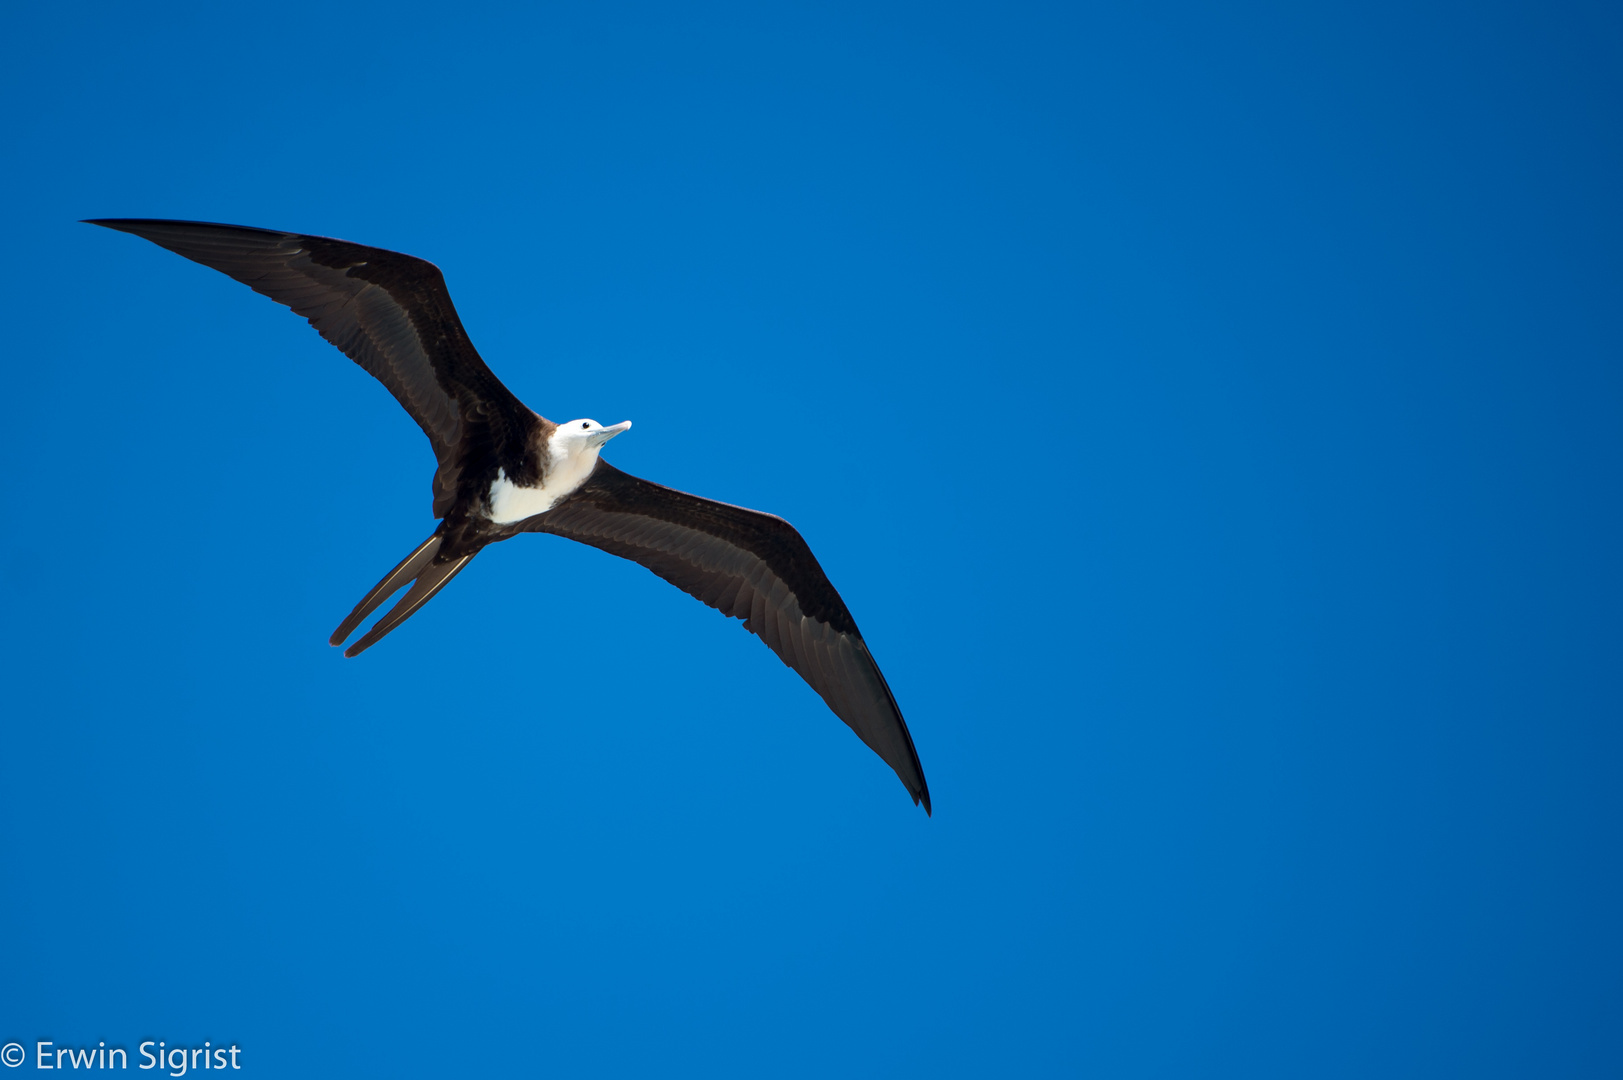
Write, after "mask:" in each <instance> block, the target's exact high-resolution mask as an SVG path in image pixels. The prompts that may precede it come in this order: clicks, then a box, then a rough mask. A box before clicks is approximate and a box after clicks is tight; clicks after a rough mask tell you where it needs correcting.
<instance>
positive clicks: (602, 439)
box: [592, 420, 631, 446]
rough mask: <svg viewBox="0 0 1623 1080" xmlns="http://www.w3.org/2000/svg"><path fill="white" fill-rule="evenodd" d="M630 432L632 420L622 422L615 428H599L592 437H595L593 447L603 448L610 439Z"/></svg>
mask: <svg viewBox="0 0 1623 1080" xmlns="http://www.w3.org/2000/svg"><path fill="white" fill-rule="evenodd" d="M630 430H631V421H630V420H622V421H620V422H619V423H618V424H615V425H614V426H613V427H606V428H598V429H597V430H596V431H594V432H592V435H593V436H594V438H593V439H592V445H594V446H602V445H603V444H604V443H606V442H608V441H609V440H610V439H612V438H614V437H615V436H616V435H618V434H620V432H622V431H630Z"/></svg>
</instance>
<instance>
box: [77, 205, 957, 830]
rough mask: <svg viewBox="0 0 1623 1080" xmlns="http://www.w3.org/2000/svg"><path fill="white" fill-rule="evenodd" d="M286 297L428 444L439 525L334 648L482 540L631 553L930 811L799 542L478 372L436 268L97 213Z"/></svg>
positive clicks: (850, 628) (841, 615)
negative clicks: (763, 654) (626, 462)
mask: <svg viewBox="0 0 1623 1080" xmlns="http://www.w3.org/2000/svg"><path fill="white" fill-rule="evenodd" d="M89 224H91V225H102V226H105V227H107V228H109V229H117V230H119V231H120V232H127V233H132V234H134V235H136V236H139V237H142V238H143V239H146V240H150V241H152V242H153V243H154V244H157V245H159V246H160V247H165V248H168V249H169V250H170V251H173V252H174V253H175V254H177V255H183V256H185V257H186V258H188V259H191V260H192V261H193V262H199V263H202V264H203V265H204V266H208V267H212V268H213V269H215V270H218V271H220V272H221V273H223V274H227V275H229V276H231V277H233V278H235V279H237V280H238V281H240V282H242V283H243V284H244V285H247V286H248V287H249V288H251V289H253V290H254V291H255V292H258V293H263V294H264V295H266V296H268V297H270V298H271V299H272V300H275V301H276V302H277V303H278V304H283V305H286V306H287V307H290V308H292V309H293V310H294V311H295V312H296V313H298V314H300V315H303V316H304V317H305V318H306V319H308V320H309V321H310V325H311V326H313V327H315V328H316V330H317V332H319V333H320V334H321V336H322V337H324V338H326V339H327V340H328V341H329V342H331V343H332V344H333V345H335V346H337V347H338V349H339V350H340V351H342V352H343V353H344V355H346V356H348V357H349V358H350V359H351V360H353V361H355V362H356V363H357V364H359V365H360V366H361V367H363V368H365V369H366V370H367V371H368V372H370V373H371V374H372V375H373V376H374V377H376V378H377V380H378V381H379V382H381V383H382V384H383V385H384V386H386V387H388V389H389V392H390V393H391V394H393V395H394V396H395V400H397V401H399V402H400V404H401V406H402V407H403V408H404V409H405V410H406V412H408V413H410V414H411V418H412V419H413V420H415V421H417V423H418V425H419V426H421V427H422V429H423V432H424V433H425V434H426V435H427V436H428V441H429V444H430V445H432V446H433V448H434V457H435V458H436V459H437V460H438V462H439V467H438V468H437V469H436V471H435V473H434V516H435V517H436V518H439V519H440V523H439V527H438V528H436V529H435V530H434V533H433V535H431V536H430V537H429V538H428V539H427V540H425V541H423V542H422V543H421V544H419V545H418V546H417V548H416V550H414V551H413V552H412V553H411V554H410V555H407V556H406V557H405V559H403V560H402V561H401V563H400V565H398V566H396V567H395V568H394V569H393V570H391V571H389V573H387V574H386V575H384V578H383V580H382V581H380V582H378V583H377V585H375V586H374V587H373V588H372V590H371V591H370V592H368V593H367V594H366V595H365V596H363V597H362V598H361V602H360V603H358V604H356V605H355V610H354V611H352V612H350V613H349V617H348V618H346V619H345V620H344V621H343V622H342V623H340V624H339V626H338V629H337V630H335V631H334V632H333V635H332V644H334V645H341V644H343V642H344V641H345V640H346V639H347V638H348V637H349V636H350V635H351V634H352V633H354V632H355V630H356V628H357V627H359V626H360V625H361V623H362V622H363V621H364V620H365V619H366V617H367V616H368V615H370V614H371V613H372V612H373V611H375V610H377V609H378V608H379V607H381V606H382V605H383V603H384V601H386V600H388V599H389V598H390V597H391V596H393V595H394V594H395V593H396V592H398V591H399V590H400V589H401V588H404V587H406V586H407V585H408V583H409V585H410V587H409V588H406V594H405V596H404V597H402V598H401V600H400V602H399V603H397V604H395V606H394V607H393V608H391V609H390V610H389V611H388V612H387V613H386V614H385V615H384V616H383V617H382V618H380V619H378V621H377V622H376V623H374V624H373V626H372V627H371V629H369V630H368V631H367V632H366V633H365V634H363V635H362V636H361V637H360V638H359V640H357V641H356V642H355V643H354V644H353V645H351V646H350V647H349V648H348V649H346V650H345V651H344V655H345V656H355V655H357V654H359V653H361V652H364V651H365V650H366V649H368V648H370V647H371V646H373V645H375V644H377V642H378V640H379V639H381V638H382V637H383V636H384V635H385V634H387V633H389V632H390V631H391V630H393V629H394V628H395V627H397V626H399V625H400V624H401V623H403V622H405V621H406V620H407V619H408V618H410V617H411V616H412V614H413V613H415V612H416V611H417V609H418V608H420V607H422V606H423V605H424V604H426V603H428V601H429V600H431V599H433V597H434V594H435V593H437V592H439V591H440V590H441V589H443V588H444V587H445V586H446V584H447V583H449V582H450V580H451V579H452V578H453V577H455V576H456V575H457V574H459V573H461V571H462V570H463V568H464V567H466V566H467V565H468V563H469V562H470V561H471V560H472V559H473V557H474V556H475V555H477V554H479V552H480V551H482V550H483V549H484V548H485V546H486V545H487V544H493V543H496V542H497V541H500V540H507V539H510V538H512V537H514V536H517V535H518V534H519V533H524V532H540V533H552V534H554V535H556V536H566V537H568V538H569V539H571V540H579V541H580V542H581V543H583V544H590V545H592V546H593V547H596V548H601V549H603V550H604V551H607V552H609V553H610V554H611V555H618V556H620V557H621V558H624V559H630V560H632V561H633V562H637V563H641V564H642V565H643V566H646V567H647V568H648V569H650V570H652V571H653V572H654V573H656V574H658V575H659V576H660V577H662V578H664V579H665V580H666V581H668V582H670V583H671V584H672V585H675V586H676V587H677V588H679V589H681V590H682V591H684V592H686V593H688V594H689V595H691V596H694V597H697V598H698V599H699V600H702V601H704V603H706V604H708V605H710V606H711V607H713V608H715V609H716V610H718V611H720V612H721V613H722V614H723V615H728V616H731V617H732V618H735V619H743V620H744V628H745V629H746V630H748V631H750V632H751V633H752V634H755V635H757V636H758V637H759V638H760V639H761V640H762V641H764V642H766V644H767V647H768V648H770V649H771V650H772V651H773V652H775V653H777V654H778V656H779V658H781V659H782V660H783V662H784V663H785V664H787V665H789V666H790V667H792V668H794V669H795V671H797V672H799V673H800V677H801V678H803V679H805V680H806V682H807V683H809V684H810V685H811V688H812V689H813V690H816V691H817V692H818V694H820V695H822V698H823V700H824V701H825V702H827V703H828V707H829V708H830V709H832V710H833V711H834V714H835V715H836V716H838V717H839V718H840V719H841V720H844V721H845V722H846V723H847V724H848V725H850V727H851V730H853V731H855V732H856V733H857V736H858V737H859V738H861V739H862V741H863V742H865V743H867V744H868V745H869V746H870V747H872V748H873V751H874V752H875V753H877V754H878V755H879V756H880V757H881V758H882V759H884V761H885V764H887V765H889V766H890V767H891V768H892V769H895V770H896V775H897V776H899V777H901V780H902V783H903V784H904V785H906V787H907V790H908V793H909V794H911V795H912V796H913V802H914V803H915V804H917V803H921V802H922V803H923V804H924V811H925V813H929V812H930V790H929V788H927V787H926V786H925V783H924V770H923V768H922V767H921V766H920V765H919V755H918V753H917V751H915V750H914V749H913V737H912V736H911V735H910V734H908V730H907V724H906V723H905V722H904V721H903V720H902V712H901V710H900V709H899V708H897V706H896V698H895V697H894V696H893V695H892V694H891V692H890V687H889V686H887V685H886V684H885V677H884V676H883V675H882V674H880V672H879V665H877V664H875V663H874V659H873V655H872V654H871V653H870V652H869V651H868V645H867V643H866V642H864V641H863V640H862V634H861V632H860V631H858V630H857V624H856V620H854V619H852V618H851V612H850V611H849V610H848V609H847V608H846V606H845V602H844V601H843V600H841V599H840V594H839V593H838V592H836V591H835V589H834V586H833V584H831V583H830V582H829V580H828V576H827V575H826V574H824V573H823V568H822V567H821V566H819V565H818V564H817V559H816V557H815V556H814V555H812V552H811V548H810V547H808V546H807V544H806V541H805V540H804V539H803V538H802V537H801V535H800V533H798V532H796V531H795V529H794V527H793V526H792V525H790V524H789V523H788V522H787V521H785V520H783V519H782V518H780V517H774V516H772V515H771V514H762V513H759V512H757V511H755V510H746V509H744V508H743V507H741V506H731V505H729V504H727V503H722V502H716V501H714V500H712V499H703V498H700V497H699V496H697V495H688V494H686V493H684V492H680V491H675V490H673V489H671V488H668V487H661V486H660V485H659V484H654V483H650V482H649V481H647V480H640V479H638V478H637V477H635V476H631V475H629V474H627V473H623V472H621V471H620V470H619V469H616V468H615V467H614V466H613V465H610V464H609V463H608V462H606V461H604V460H603V459H602V458H601V457H599V456H598V453H599V451H600V450H601V449H602V448H603V445H604V444H605V443H607V442H608V441H609V440H610V439H612V438H614V437H615V436H616V435H619V434H620V433H621V432H623V431H626V430H627V429H628V428H630V427H631V422H630V421H629V420H628V421H626V422H624V423H620V424H614V425H612V426H609V427H604V426H603V425H602V424H599V423H598V422H597V421H595V420H571V421H569V422H568V423H566V424H555V423H553V422H552V421H550V420H548V419H546V418H545V417H542V416H541V415H540V414H538V413H535V412H532V411H530V409H528V408H526V407H525V405H524V404H523V403H522V402H521V401H519V399H518V398H516V397H514V396H513V393H512V391H510V390H508V389H507V387H505V386H503V385H502V383H501V380H499V379H497V378H496V376H495V375H494V374H493V373H492V372H491V370H490V368H488V367H486V366H485V362H484V360H482V359H481V358H480V356H479V353H478V352H477V351H475V349H474V347H473V343H472V342H471V341H469V340H468V334H467V331H465V330H464V329H463V328H462V320H461V319H459V318H458V317H457V313H456V308H455V307H454V306H453V305H452V303H451V294H450V292H449V291H447V289H446V287H445V278H444V276H443V275H441V273H440V271H439V268H438V267H436V266H435V265H434V264H433V263H430V262H426V261H424V260H422V259H418V258H413V257H412V256H410V255H401V254H399V253H398V252H394V251H385V250H383V249H382V248H373V247H363V246H361V245H360V244H351V243H349V242H347V241H344V240H330V239H327V238H325V237H320V236H303V235H300V234H299V233H287V232H272V231H269V230H266V229H251V228H244V227H242V226H237V225H215V224H209V223H207V222H197V221H162V220H151V219H138V218H106V219H100V220H95V221H91V222H89Z"/></svg>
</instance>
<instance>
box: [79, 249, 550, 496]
mask: <svg viewBox="0 0 1623 1080" xmlns="http://www.w3.org/2000/svg"><path fill="white" fill-rule="evenodd" d="M89 224H91V225H102V226H105V227H106V228H109V229H117V230H119V231H120V232H127V233H133V234H134V235H136V236H139V237H142V238H143V239H146V240H150V241H152V242H153V243H154V244H157V245H159V246H160V247H165V248H168V249H169V250H170V251H173V252H175V253H176V254H177V255H184V256H185V257H186V258H188V259H191V260H192V261H193V262H200V263H202V264H203V265H204V266H207V267H211V268H213V269H215V270H218V271H220V272H221V273H222V274H227V275H229V276H231V277H233V278H236V279H237V280H238V281H240V282H242V283H243V284H244V285H247V286H249V287H250V288H252V289H253V290H254V291H255V292H259V293H263V294H264V295H266V296H268V297H270V298H271V299H272V300H275V301H276V302H277V303H279V304H286V305H287V306H288V307H290V308H292V309H293V310H294V311H295V312H297V313H298V314H300V315H303V316H304V317H305V318H306V319H308V320H310V325H311V326H313V327H315V328H316V329H317V330H318V331H320V333H321V336H322V337H324V338H326V339H327V340H328V341H330V342H332V343H333V344H334V345H336V346H337V347H338V348H339V349H340V350H342V352H343V353H344V355H346V356H348V357H349V358H350V359H351V360H354V361H355V362H356V363H357V364H359V365H360V366H361V367H363V368H365V369H366V370H367V371H368V372H370V373H371V374H372V375H373V376H375V377H376V378H377V380H378V381H379V382H381V383H382V384H383V385H384V386H386V387H388V388H389V392H390V393H391V394H393V395H394V396H395V400H397V401H399V402H400V404H401V406H402V407H403V408H404V409H405V410H406V411H407V412H408V413H410V414H411V417H412V419H413V420H416V421H417V423H418V425H419V426H421V427H422V429H423V431H424V432H425V433H426V434H427V435H428V441H429V442H430V443H431V444H432V445H433V447H434V456H435V457H436V458H437V459H438V460H439V471H438V472H437V473H436V474H435V477H434V515H435V516H436V517H443V516H444V514H445V513H446V511H447V510H448V509H449V508H450V505H451V502H452V500H453V498H454V496H455V492H456V487H457V482H458V477H459V473H460V471H461V469H462V468H463V466H464V465H466V464H469V463H467V462H463V461H461V460H460V457H459V455H460V453H461V451H462V449H463V447H465V446H466V445H467V444H468V442H469V441H470V440H469V439H468V436H469V434H470V432H469V428H470V427H483V428H487V429H488V430H489V436H490V437H489V439H487V440H478V442H479V444H480V445H482V446H485V447H488V448H489V449H490V450H492V451H494V452H495V454H496V455H497V457H498V458H509V457H512V458H518V457H522V456H523V455H524V454H525V453H526V452H527V448H528V446H529V435H530V433H531V431H532V430H533V428H534V426H535V424H536V423H538V421H537V420H536V418H535V414H533V413H531V412H530V410H529V409H527V408H525V407H524V405H523V404H522V403H521V402H520V401H519V400H518V398H516V397H514V396H513V394H512V392H511V391H509V390H508V389H507V387H505V386H503V385H502V383H501V380H499V379H497V378H496V376H495V375H494V374H492V373H491V370H490V368H488V367H486V366H485V362H484V360H482V359H481V358H480V356H479V353H478V352H477V351H476V350H475V349H474V347H473V343H472V342H471V341H469V340H468V335H467V332H466V331H465V330H463V328H462V320H461V319H459V318H458V317H457V313H456V307H455V306H454V305H453V304H452V303H451V294H450V293H449V292H448V291H447V290H446V288H445V278H444V276H443V275H442V274H441V273H440V271H439V268H438V267H437V266H435V265H434V264H433V263H430V262H425V261H423V260H422V259H417V258H413V257H412V256H410V255H401V254H399V253H398V252H393V251H385V250H383V249H382V248H372V247H362V246H361V245H360V244H351V243H349V242H347V241H344V240H329V239H327V238H325V237H320V236H303V235H300V234H298V233H286V232H271V231H268V230H265V229H251V228H245V227H243V226H239V225H215V224H211V223H208V222H201V221H161V220H149V219H141V218H116V219H114V218H109V219H102V220H96V221H91V222H89Z"/></svg>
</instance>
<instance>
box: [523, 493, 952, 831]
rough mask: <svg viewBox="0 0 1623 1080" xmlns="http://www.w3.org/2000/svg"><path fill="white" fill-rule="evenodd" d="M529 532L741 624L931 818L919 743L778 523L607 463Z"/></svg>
mask: <svg viewBox="0 0 1623 1080" xmlns="http://www.w3.org/2000/svg"><path fill="white" fill-rule="evenodd" d="M519 527H520V528H521V529H523V530H524V531H529V532H545V533H552V534H554V535H557V536H565V537H568V538H569V539H571V540H578V541H580V542H581V543H583V544H590V545H592V546H593V547H596V548H601V549H602V550H604V551H607V552H609V553H610V554H613V555H618V556H620V557H622V558H626V559H630V560H632V561H633V562H636V563H640V564H641V565H643V566H645V567H647V568H648V569H649V570H652V571H653V572H654V573H656V574H658V575H659V576H660V577H662V578H664V579H665V580H666V581H668V582H670V583H671V584H672V585H675V586H676V587H677V588H679V589H681V590H683V591H684V592H686V593H688V594H689V595H691V596H694V597H696V598H697V599H699V600H701V601H703V602H704V603H705V604H708V605H709V606H710V607H713V608H716V609H717V610H718V611H720V612H722V613H723V614H724V615H730V616H732V617H733V618H738V619H743V620H744V626H745V628H746V629H748V630H749V631H750V632H751V633H753V634H755V635H756V636H758V637H759V638H760V639H761V640H762V641H763V642H765V643H766V645H767V646H768V647H769V648H770V649H772V651H773V652H775V653H777V655H778V657H779V659H781V660H782V661H783V662H784V663H785V664H787V665H788V666H789V667H790V668H793V669H794V670H795V671H796V672H798V673H799V674H800V676H801V678H803V679H805V680H806V682H807V683H808V684H809V685H810V686H811V688H812V689H813V690H816V691H817V693H818V694H819V695H821V696H822V698H823V700H824V701H825V702H826V703H827V704H828V707H829V708H830V709H832V710H833V711H834V714H835V715H836V716H838V717H839V718H840V719H841V720H843V721H845V722H846V724H848V725H849V726H850V728H851V730H853V731H855V732H856V733H857V736H858V737H859V738H861V739H862V741H863V742H865V743H867V744H868V746H869V747H871V748H872V749H873V750H874V752H875V753H877V754H878V755H879V756H880V757H881V758H882V759H884V761H885V763H886V764H887V765H889V766H890V767H891V768H892V769H894V770H895V771H896V775H897V776H898V777H900V778H901V781H902V783H903V784H904V785H906V787H907V790H908V792H909V793H910V794H911V795H912V796H913V801H914V802H916V803H922V804H923V805H924V809H925V811H926V812H929V810H930V791H929V788H928V787H927V786H926V784H925V781H924V769H923V767H922V766H921V765H920V764H919V756H918V752H917V751H916V750H915V749H914V746H913V737H912V735H911V734H910V733H909V732H908V730H907V723H906V721H904V720H903V719H902V713H901V709H900V708H898V707H897V705H896V698H895V697H894V696H893V695H892V694H891V692H890V687H889V686H888V685H887V684H886V683H885V677H884V675H882V674H881V673H880V671H879V666H878V665H877V664H875V663H874V659H873V656H872V654H871V653H869V651H868V646H867V644H866V643H865V642H864V641H863V639H862V634H861V632H860V631H859V630H858V629H857V625H856V622H855V620H853V619H852V618H851V613H850V611H849V610H847V608H846V606H845V602H844V601H843V600H841V599H840V594H839V593H838V592H837V591H836V590H835V588H834V586H833V584H832V583H830V582H829V580H828V576H827V575H826V574H824V573H823V568H822V567H821V566H819V565H818V563H817V559H816V557H815V556H814V555H812V552H811V548H810V547H808V546H807V544H806V541H805V539H804V538H802V537H801V535H800V533H798V532H796V531H795V529H794V527H793V526H792V525H790V524H789V523H788V522H787V521H784V520H783V519H782V518H778V517H773V516H772V515H771V514H762V513H758V512H756V511H754V510H746V509H744V508H743V507H739V506H730V505H728V504H726V503H720V502H715V501H713V500H711V499H702V498H699V497H698V496H696V495H688V494H686V493H685V492H680V491H675V490H673V489H671V488H667V487H662V486H660V485H658V484H653V483H650V482H648V481H646V480H640V479H638V478H637V477H634V476H631V475H629V474H627V473H623V472H621V471H620V470H619V469H616V468H614V467H613V466H612V465H610V464H609V463H608V462H606V461H599V462H598V466H597V468H596V470H595V471H594V472H593V473H592V475H591V477H590V478H588V480H587V481H586V483H585V484H583V485H582V486H581V487H580V489H579V490H577V491H576V492H575V493H574V494H572V495H570V496H569V497H568V498H566V499H565V500H564V501H563V502H562V503H560V504H559V505H558V506H556V507H555V508H553V509H552V510H550V511H548V512H547V513H545V514H540V515H537V516H536V517H533V518H530V519H529V520H528V521H525V522H523V523H522V524H521V525H520V526H519Z"/></svg>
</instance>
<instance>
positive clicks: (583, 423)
mask: <svg viewBox="0 0 1623 1080" xmlns="http://www.w3.org/2000/svg"><path fill="white" fill-rule="evenodd" d="M591 426H592V425H591V424H589V423H587V422H586V421H584V420H582V421H581V424H580V429H581V430H582V431H585V430H586V429H587V428H589V427H591Z"/></svg>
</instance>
